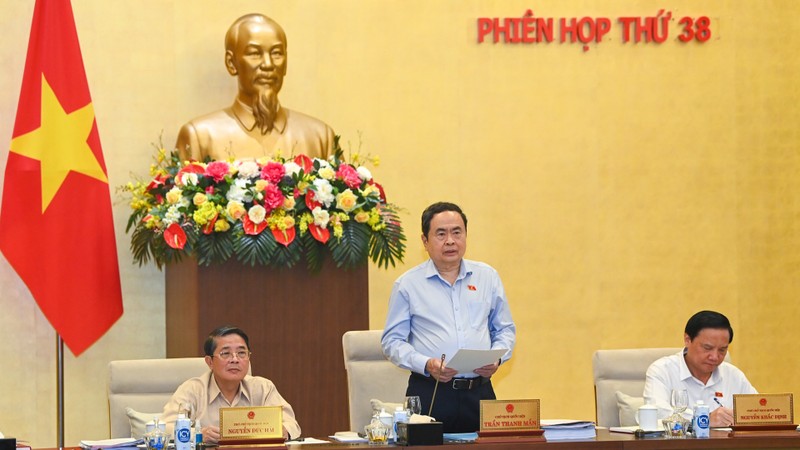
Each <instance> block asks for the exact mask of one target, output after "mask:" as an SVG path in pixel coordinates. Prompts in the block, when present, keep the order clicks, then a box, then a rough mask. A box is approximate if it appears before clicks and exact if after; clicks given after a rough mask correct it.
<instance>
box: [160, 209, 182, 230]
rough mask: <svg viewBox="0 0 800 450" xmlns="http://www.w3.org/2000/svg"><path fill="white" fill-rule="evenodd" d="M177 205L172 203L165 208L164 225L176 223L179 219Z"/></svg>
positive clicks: (179, 214)
mask: <svg viewBox="0 0 800 450" xmlns="http://www.w3.org/2000/svg"><path fill="white" fill-rule="evenodd" d="M179 207H180V206H179V205H172V206H170V207H169V208H168V209H167V213H166V214H164V220H163V223H164V225H165V226H169V225H172V224H173V223H177V222H179V221H180V220H181V212H180V211H178V208H179Z"/></svg>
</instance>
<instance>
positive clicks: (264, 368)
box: [166, 259, 369, 436]
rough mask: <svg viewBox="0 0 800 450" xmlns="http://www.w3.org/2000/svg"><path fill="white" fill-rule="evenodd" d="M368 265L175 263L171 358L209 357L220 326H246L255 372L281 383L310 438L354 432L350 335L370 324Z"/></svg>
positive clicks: (170, 294) (169, 290)
mask: <svg viewBox="0 0 800 450" xmlns="http://www.w3.org/2000/svg"><path fill="white" fill-rule="evenodd" d="M367 270H368V267H367V264H366V263H365V264H364V265H362V266H359V267H357V268H355V269H348V270H342V269H337V268H336V266H335V264H333V263H332V262H331V261H330V260H327V261H325V263H324V264H323V267H322V269H321V270H320V271H319V272H318V273H310V272H309V271H308V270H307V269H306V268H305V266H302V267H295V268H293V269H275V268H269V267H261V266H256V267H251V266H249V265H243V264H240V263H239V262H236V261H229V262H227V263H225V264H218V265H211V266H208V267H205V266H198V265H197V262H196V260H194V259H184V260H183V261H182V262H180V263H175V264H168V265H167V268H166V329H167V357H187V356H202V355H203V349H202V346H203V342H204V341H205V339H206V337H207V336H208V333H209V332H211V331H212V330H213V329H215V328H217V327H218V326H220V325H236V326H238V327H241V328H242V329H243V330H244V331H245V332H247V334H248V336H249V337H250V347H251V348H250V350H251V351H252V352H253V355H252V357H251V363H252V371H253V375H260V376H263V377H266V378H269V379H270V380H272V381H273V382H274V383H275V385H276V386H277V388H278V390H279V391H280V393H281V395H282V396H283V397H284V398H285V399H286V401H288V402H289V403H291V405H292V407H293V408H294V412H295V414H296V416H297V421H298V422H299V423H300V427H301V428H302V430H303V435H304V436H328V435H330V434H333V433H334V432H335V431H342V430H347V429H348V428H349V420H348V403H347V402H348V400H347V398H348V397H347V374H346V372H345V368H344V358H343V355H342V335H343V334H344V333H345V332H346V331H349V330H366V329H369V285H368V283H369V280H368V272H367ZM366 407H368V406H366Z"/></svg>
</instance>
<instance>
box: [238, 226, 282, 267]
mask: <svg viewBox="0 0 800 450" xmlns="http://www.w3.org/2000/svg"><path fill="white" fill-rule="evenodd" d="M235 228H236V229H237V231H236V232H237V235H238V233H241V237H240V238H239V239H238V240H237V241H236V243H235V244H234V247H233V251H234V253H236V259H238V260H239V261H240V262H241V263H242V264H250V265H251V266H255V265H256V264H260V265H262V266H266V265H267V264H269V262H270V261H271V260H272V257H273V255H274V254H275V251H276V250H277V247H278V245H280V244H278V242H276V241H275V238H274V237H273V236H272V233H270V231H269V228H267V229H265V230H264V231H262V232H261V233H259V234H257V235H255V236H252V235H249V234H245V233H244V230H243V229H242V225H241V222H240V223H238V224H237V225H236V227H235Z"/></svg>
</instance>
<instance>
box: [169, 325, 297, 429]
mask: <svg viewBox="0 0 800 450" xmlns="http://www.w3.org/2000/svg"><path fill="white" fill-rule="evenodd" d="M203 350H204V352H205V354H206V356H205V359H206V364H208V368H209V369H211V370H210V371H208V372H206V373H205V374H204V375H201V376H199V377H195V378H191V379H189V380H187V381H185V382H184V383H183V384H181V385H180V386H179V387H178V390H176V391H175V393H174V394H173V395H172V398H170V400H169V402H167V404H166V405H165V406H164V413H163V414H162V416H161V421H162V422H164V423H166V425H167V433H172V429H173V427H174V426H175V420H176V419H177V417H178V413H179V412H180V411H181V410H184V411H185V410H187V409H190V408H191V411H193V417H190V418H191V419H193V420H195V421H196V422H195V425H197V424H198V423H199V424H200V427H201V431H202V433H203V442H205V443H212V444H213V443H216V442H217V441H218V440H219V410H220V408H230V407H235V406H280V407H282V408H283V437H284V438H286V439H292V438H297V437H299V436H300V425H299V424H298V423H297V420H295V418H294V411H293V410H292V405H290V404H289V403H288V402H286V400H284V399H283V397H281V394H279V393H278V389H276V388H275V385H274V384H272V381H270V380H268V379H266V378H263V377H254V376H252V375H249V372H250V340H249V338H248V337H247V334H245V332H244V331H242V330H241V329H239V328H236V327H231V326H223V327H219V328H217V329H216V330H214V331H212V332H211V334H209V335H208V338H206V342H205V344H204V346H203Z"/></svg>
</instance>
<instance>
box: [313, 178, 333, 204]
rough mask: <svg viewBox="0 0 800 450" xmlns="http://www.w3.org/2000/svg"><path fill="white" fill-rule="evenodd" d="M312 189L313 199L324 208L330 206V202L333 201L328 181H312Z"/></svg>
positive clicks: (331, 188) (319, 179)
mask: <svg viewBox="0 0 800 450" xmlns="http://www.w3.org/2000/svg"><path fill="white" fill-rule="evenodd" d="M314 187H316V189H314V199H316V200H317V201H318V202H320V203H322V204H324V205H325V206H331V202H333V200H334V196H333V186H331V183H330V182H328V180H324V179H321V178H317V179H316V180H314Z"/></svg>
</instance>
